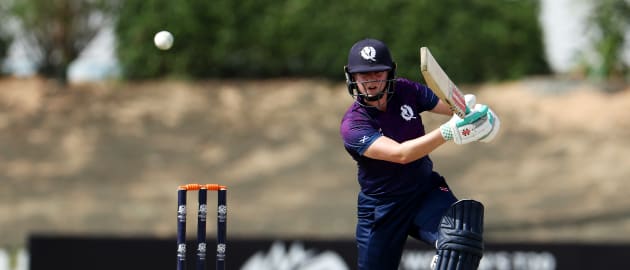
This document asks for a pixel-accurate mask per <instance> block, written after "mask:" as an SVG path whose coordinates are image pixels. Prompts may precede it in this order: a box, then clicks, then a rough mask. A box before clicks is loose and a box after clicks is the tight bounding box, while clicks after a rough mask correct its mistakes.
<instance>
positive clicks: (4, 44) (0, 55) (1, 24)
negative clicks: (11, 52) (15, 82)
mask: <svg viewBox="0 0 630 270" xmlns="http://www.w3.org/2000/svg"><path fill="white" fill-rule="evenodd" d="M7 6H8V5H7V3H6V1H0V64H2V63H3V62H4V59H5V57H6V56H7V50H8V49H9V45H10V44H11V39H10V37H9V35H8V32H7V29H6V25H7V24H8V23H7V17H8V16H7Z"/></svg>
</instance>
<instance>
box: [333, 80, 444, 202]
mask: <svg viewBox="0 0 630 270" xmlns="http://www.w3.org/2000/svg"><path fill="white" fill-rule="evenodd" d="M437 103H438V98H437V96H436V95H435V94H434V93H433V92H432V91H431V90H430V89H429V88H428V87H427V86H425V85H423V84H420V83H417V82H413V81H410V80H407V79H404V78H398V79H396V82H395V84H394V93H393V95H392V96H391V98H390V99H389V101H388V104H387V109H386V111H384V112H382V111H380V110H378V109H376V108H374V107H369V106H364V105H361V104H359V103H358V102H354V103H353V104H352V105H351V106H350V107H349V108H348V110H347V111H346V113H345V115H344V116H343V119H342V120H341V127H340V133H341V137H342V139H343V142H344V146H345V149H346V151H347V152H348V153H349V154H350V156H352V158H353V159H354V160H355V161H356V163H357V167H358V182H359V185H360V186H361V191H362V192H363V193H364V194H367V195H373V196H390V195H398V194H404V193H407V192H411V191H414V190H417V189H418V188H423V187H424V186H426V187H427V188H428V187H430V186H431V185H432V183H429V181H431V177H430V175H431V172H432V171H433V162H432V161H431V159H430V158H429V156H424V157H422V158H420V159H418V160H416V161H413V162H410V163H407V164H399V163H394V162H389V161H384V160H377V159H372V158H368V157H366V156H364V155H363V154H364V153H365V151H366V150H367V149H368V147H370V145H371V144H372V143H373V142H374V141H375V140H376V139H378V138H379V137H381V136H387V137H388V138H390V139H392V140H394V141H397V142H399V143H402V142H405V141H407V140H411V139H414V138H418V137H421V136H423V135H424V134H425V130H424V125H423V123H422V119H421V117H420V113H421V112H424V111H428V110H431V109H433V108H435V106H436V105H437Z"/></svg>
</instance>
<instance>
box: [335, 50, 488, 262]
mask: <svg viewBox="0 0 630 270" xmlns="http://www.w3.org/2000/svg"><path fill="white" fill-rule="evenodd" d="M344 68H345V75H346V83H347V85H348V91H349V93H350V95H351V96H352V97H353V98H354V99H355V102H354V103H353V104H352V105H351V106H350V107H349V108H348V110H347V111H346V113H345V115H344V116H343V119H342V121H341V127H340V133H341V137H342V138H343V142H344V146H345V149H346V151H347V152H348V153H349V154H350V156H352V158H353V159H354V160H355V161H356V163H357V168H358V174H357V176H358V181H359V185H360V187H361V191H360V192H359V195H358V207H357V218H358V221H357V227H356V241H357V247H358V266H359V269H361V270H367V269H376V270H386V269H392V270H395V269H398V265H399V263H400V258H401V255H402V250H403V247H404V245H405V241H406V239H407V236H411V237H413V238H416V239H418V240H421V241H423V242H425V243H427V244H429V245H432V246H435V247H436V249H437V255H436V256H435V258H434V261H433V263H432V268H434V269H439V270H447V269H448V270H450V269H477V267H478V265H479V261H480V260H481V257H482V253H483V239H482V233H483V205H482V204H481V203H480V202H477V201H474V200H458V199H457V198H456V197H455V195H454V194H453V193H452V192H451V190H450V188H449V187H448V185H447V184H446V182H445V179H444V177H442V176H441V175H440V174H438V173H437V172H435V171H433V162H432V161H431V159H430V158H429V156H428V154H429V153H431V152H432V151H433V150H435V149H436V148H438V147H439V146H441V145H442V144H444V143H446V142H447V141H450V140H452V141H454V143H456V144H466V143H470V142H475V141H483V142H489V141H491V140H492V139H493V138H494V137H495V136H496V134H497V132H498V130H499V127H500V121H499V118H497V116H496V114H495V113H494V112H493V111H492V110H490V109H489V108H488V106H486V105H481V104H476V105H474V104H468V105H469V108H470V110H471V111H470V113H468V114H467V115H466V117H465V118H464V119H461V118H459V117H457V116H455V115H453V113H452V112H451V111H450V110H449V108H448V106H447V105H446V104H445V103H442V101H440V100H439V99H438V97H437V96H436V95H435V94H434V93H433V92H432V91H431V90H430V89H429V88H428V87H427V86H425V85H423V84H420V83H418V82H414V81H410V80H407V79H404V78H396V64H395V63H394V62H393V60H392V56H391V54H390V51H389V49H388V48H387V46H386V45H385V44H384V43H383V42H381V41H379V40H375V39H364V40H360V41H358V42H357V43H355V44H354V45H353V46H352V48H351V49H350V53H349V55H348V64H347V65H346V66H345V67H344ZM466 98H467V102H469V103H472V102H474V101H472V100H474V97H473V96H472V95H467V97H466ZM425 111H430V112H433V113H437V114H443V115H449V116H450V115H453V117H452V118H451V120H450V121H448V122H446V123H445V124H443V125H442V126H441V127H440V128H437V129H435V130H432V131H430V132H428V133H425V129H424V125H423V124H422V118H421V117H420V113H421V112H425Z"/></svg>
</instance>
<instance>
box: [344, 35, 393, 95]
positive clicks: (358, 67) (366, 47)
mask: <svg viewBox="0 0 630 270" xmlns="http://www.w3.org/2000/svg"><path fill="white" fill-rule="evenodd" d="M378 71H388V75H387V86H386V88H385V89H384V91H383V92H381V93H380V94H379V95H376V96H372V97H368V96H366V95H363V94H361V93H360V91H359V90H358V88H357V82H355V81H354V78H353V77H352V74H353V73H364V72H378ZM344 72H345V75H346V84H347V86H348V92H349V93H350V95H351V96H353V97H356V98H357V100H359V98H361V100H362V99H366V100H369V101H375V100H379V99H380V98H381V97H382V96H383V94H384V93H385V92H387V93H389V94H393V91H394V80H395V77H396V63H395V62H394V61H393V60H392V54H391V53H390V51H389V48H387V45H385V43H383V42H382V41H380V40H376V39H371V38H367V39H363V40H360V41H358V42H356V43H355V44H354V45H353V46H352V48H350V53H348V64H347V65H346V66H344ZM390 97H391V95H390Z"/></svg>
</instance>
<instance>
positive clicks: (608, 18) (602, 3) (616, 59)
mask: <svg viewBox="0 0 630 270" xmlns="http://www.w3.org/2000/svg"><path fill="white" fill-rule="evenodd" d="M592 3H593V13H591V16H590V17H589V18H588V29H589V30H590V31H589V34H590V38H591V40H592V42H593V47H594V50H595V53H596V55H597V58H598V59H597V60H596V61H595V63H592V64H590V66H589V67H588V68H587V69H588V75H589V76H590V77H591V78H594V79H597V80H603V79H609V78H611V77H623V76H628V75H629V74H628V65H627V64H626V63H625V62H624V60H623V50H624V46H626V45H628V44H627V43H628V40H626V34H627V32H628V30H629V29H630V28H629V27H630V1H628V0H594V1H592Z"/></svg>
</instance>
